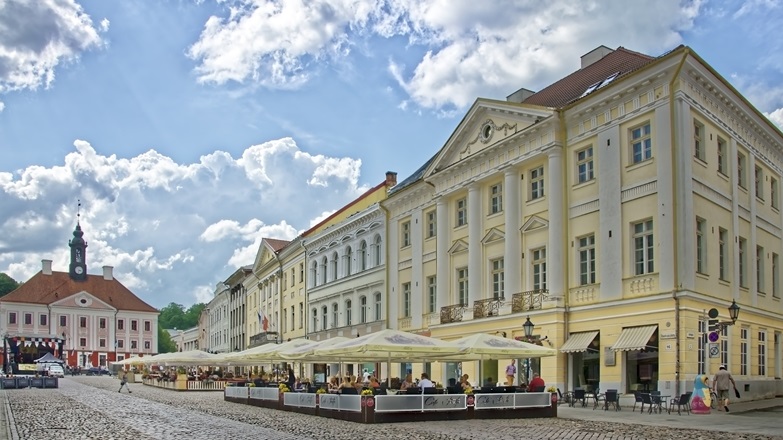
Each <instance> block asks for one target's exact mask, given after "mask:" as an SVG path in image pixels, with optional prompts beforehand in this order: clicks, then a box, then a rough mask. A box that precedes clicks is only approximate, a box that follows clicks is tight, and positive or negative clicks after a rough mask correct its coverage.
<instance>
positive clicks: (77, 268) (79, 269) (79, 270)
mask: <svg viewBox="0 0 783 440" xmlns="http://www.w3.org/2000/svg"><path fill="white" fill-rule="evenodd" d="M73 271H74V272H76V273H77V274H79V275H81V274H82V272H84V269H83V268H82V267H81V266H76V268H75V269H74V270H73Z"/></svg>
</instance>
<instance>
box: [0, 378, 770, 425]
mask: <svg viewBox="0 0 783 440" xmlns="http://www.w3.org/2000/svg"><path fill="white" fill-rule="evenodd" d="M130 387H131V390H132V394H127V393H126V392H125V391H124V390H123V392H122V393H121V394H118V393H117V389H118V388H119V382H118V381H117V379H115V378H110V377H79V376H77V377H74V378H71V377H68V378H66V379H61V380H60V388H59V389H43V390H42V389H26V390H7V391H0V393H4V394H5V397H3V400H4V401H5V400H7V403H8V405H10V412H8V413H6V414H7V417H6V418H8V419H9V420H8V422H9V426H10V435H9V437H8V438H10V439H14V440H15V439H24V440H27V439H31V440H33V439H36V440H37V439H69V440H70V439H117V440H124V439H128V440H130V439H134V440H136V439H138V440H147V439H156V440H157V439H186V440H199V439H210V440H214V439H221V438H227V439H251V438H252V439H281V440H287V439H319V440H320V439H335V440H339V439H351V440H354V439H368V440H373V439H405V440H417V439H423V440H429V439H455V440H456V439H485V438H486V437H488V436H491V437H492V439H493V440H504V439H509V440H511V439H514V440H517V439H648V438H656V439H669V438H678V439H707V438H709V439H716V440H723V439H747V440H761V439H776V440H783V436H780V437H773V436H766V435H762V434H750V433H724V432H715V431H704V430H694V429H683V428H681V427H669V426H650V425H637V424H631V423H628V422H627V421H624V423H615V422H609V421H605V420H598V421H591V420H580V419H575V418H557V419H513V420H472V421H444V422H417V423H409V424H405V423H397V424H386V425H363V424H358V423H352V422H345V421H340V420H335V419H328V418H322V417H314V416H308V415H303V414H297V413H290V412H285V411H275V410H270V409H265V408H258V407H253V406H249V405H241V404H235V403H230V402H225V401H224V400H223V394H222V393H219V392H174V391H170V390H163V389H158V388H152V387H146V386H143V385H141V384H130ZM694 420H696V419H694ZM4 437H5V435H4V434H0V439H2V438H4Z"/></svg>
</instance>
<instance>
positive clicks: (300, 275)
mask: <svg viewBox="0 0 783 440" xmlns="http://www.w3.org/2000/svg"><path fill="white" fill-rule="evenodd" d="M299 282H300V283H304V263H299Z"/></svg>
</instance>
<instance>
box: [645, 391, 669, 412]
mask: <svg viewBox="0 0 783 440" xmlns="http://www.w3.org/2000/svg"><path fill="white" fill-rule="evenodd" d="M643 394H647V395H649V396H650V402H651V405H650V410H649V413H650V414H652V412H653V411H655V412H656V413H658V414H661V413H662V412H663V411H665V410H667V409H668V407H667V405H668V403H669V399H671V397H672V396H671V395H670V394H653V393H643Z"/></svg>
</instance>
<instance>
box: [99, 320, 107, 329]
mask: <svg viewBox="0 0 783 440" xmlns="http://www.w3.org/2000/svg"><path fill="white" fill-rule="evenodd" d="M98 327H99V328H106V318H100V319H99V320H98Z"/></svg>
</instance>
